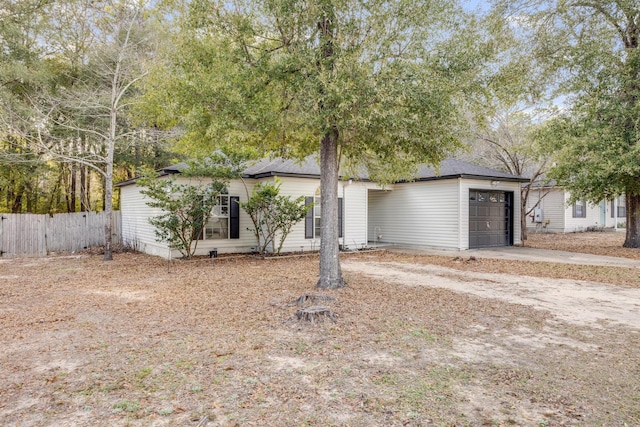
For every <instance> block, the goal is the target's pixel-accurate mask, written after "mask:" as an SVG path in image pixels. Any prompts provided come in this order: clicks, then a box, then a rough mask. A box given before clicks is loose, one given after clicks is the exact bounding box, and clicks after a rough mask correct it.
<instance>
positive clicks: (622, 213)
mask: <svg viewBox="0 0 640 427" xmlns="http://www.w3.org/2000/svg"><path fill="white" fill-rule="evenodd" d="M616 208H617V210H618V215H616V214H615V212H616ZM616 216H617V217H618V218H626V217H627V201H626V199H625V197H624V196H620V197H618V198H617V199H616V200H612V201H611V218H615V217H616Z"/></svg>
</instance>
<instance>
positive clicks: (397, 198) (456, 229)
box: [368, 178, 521, 250]
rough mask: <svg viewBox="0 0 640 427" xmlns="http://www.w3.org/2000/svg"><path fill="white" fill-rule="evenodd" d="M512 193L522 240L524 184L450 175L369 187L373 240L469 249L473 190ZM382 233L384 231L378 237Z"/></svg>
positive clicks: (517, 236) (516, 238)
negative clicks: (385, 188)
mask: <svg viewBox="0 0 640 427" xmlns="http://www.w3.org/2000/svg"><path fill="white" fill-rule="evenodd" d="M471 189H477V190H498V191H507V192H511V193H513V209H512V210H513V234H514V235H513V242H514V244H520V243H521V233H520V227H519V224H520V222H519V221H520V209H519V208H518V206H520V184H519V183H517V182H513V183H512V182H504V183H498V184H497V185H495V186H494V185H491V181H486V180H469V179H461V178H459V179H449V180H434V181H423V182H413V183H406V184H396V185H394V187H393V190H388V191H379V190H372V191H370V192H369V227H368V229H369V236H370V240H371V241H373V242H376V243H377V242H378V241H379V242H381V243H393V244H397V245H411V246H422V247H429V248H437V249H449V250H467V249H469V190H471ZM378 235H381V236H382V237H381V238H380V239H379V240H378Z"/></svg>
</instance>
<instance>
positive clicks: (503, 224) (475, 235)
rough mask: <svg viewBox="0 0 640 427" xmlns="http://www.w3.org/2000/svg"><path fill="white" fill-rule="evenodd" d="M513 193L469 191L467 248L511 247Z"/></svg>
mask: <svg viewBox="0 0 640 427" xmlns="http://www.w3.org/2000/svg"><path fill="white" fill-rule="evenodd" d="M512 207H513V192H508V191H489V190H476V189H471V190H469V248H470V249H473V248H487V247H492V246H511V245H513V208H512Z"/></svg>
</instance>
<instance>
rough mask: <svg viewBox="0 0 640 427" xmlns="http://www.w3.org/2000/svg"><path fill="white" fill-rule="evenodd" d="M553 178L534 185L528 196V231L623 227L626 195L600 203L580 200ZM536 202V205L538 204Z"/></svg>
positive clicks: (553, 231)
mask: <svg viewBox="0 0 640 427" xmlns="http://www.w3.org/2000/svg"><path fill="white" fill-rule="evenodd" d="M570 199H571V193H570V192H569V191H567V190H565V189H564V188H562V187H559V186H556V185H555V183H554V182H551V183H549V184H545V185H538V186H534V187H532V190H531V192H530V193H529V199H528V200H527V211H530V210H531V209H533V211H532V212H531V214H530V215H529V218H528V219H527V230H528V231H529V232H548V233H572V232H576V231H586V230H593V229H599V228H612V229H613V228H621V227H622V228H623V227H625V224H626V204H625V197H624V196H621V197H618V198H617V199H615V200H603V201H601V202H600V203H598V204H592V203H588V202H586V201H584V200H577V201H576V202H574V203H569V200H570ZM536 205H537V206H536Z"/></svg>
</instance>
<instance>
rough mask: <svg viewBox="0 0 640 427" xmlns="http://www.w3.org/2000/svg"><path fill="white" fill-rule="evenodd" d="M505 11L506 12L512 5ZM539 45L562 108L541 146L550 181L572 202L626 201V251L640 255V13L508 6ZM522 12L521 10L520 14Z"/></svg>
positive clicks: (563, 2) (618, 0)
mask: <svg viewBox="0 0 640 427" xmlns="http://www.w3.org/2000/svg"><path fill="white" fill-rule="evenodd" d="M507 3H508V5H507ZM504 4H505V9H504V10H505V12H506V13H507V14H509V13H510V14H511V17H512V18H514V21H515V18H516V17H519V18H520V20H519V22H520V24H521V25H522V26H523V27H524V28H525V29H526V30H527V31H530V32H531V34H532V37H534V39H533V40H534V41H535V43H534V44H533V47H534V51H535V54H536V55H537V57H539V58H545V59H546V60H547V64H548V69H549V70H551V71H553V72H554V73H555V74H554V75H555V77H556V83H557V84H556V88H557V91H558V92H557V93H558V94H562V95H563V96H565V103H564V104H565V107H564V108H563V109H562V110H561V111H560V113H559V114H558V115H557V117H556V118H555V119H553V120H550V121H548V122H546V123H545V130H544V131H542V132H541V133H540V135H539V136H540V138H541V140H543V141H544V142H545V144H546V147H547V148H548V150H549V151H550V152H552V153H553V156H554V160H555V164H556V167H554V168H552V169H551V171H550V176H551V177H554V178H557V180H558V183H559V184H560V185H562V186H564V187H566V188H568V189H569V190H570V191H571V194H572V197H573V199H574V200H575V199H578V198H580V199H585V200H587V201H590V202H592V203H598V202H600V201H601V200H604V199H607V200H611V199H614V198H615V197H617V196H619V195H621V194H625V195H626V198H627V235H626V240H625V243H624V245H625V246H627V247H640V143H639V142H640V126H639V125H640V121H639V118H640V115H639V114H638V113H639V112H640V50H639V49H638V47H639V46H638V43H639V39H640V5H639V4H638V2H635V1H626V0H609V1H595V0H586V1H583V0H579V1H578V0H556V1H541V2H527V3H526V4H524V3H521V2H504ZM523 6H524V7H523Z"/></svg>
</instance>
